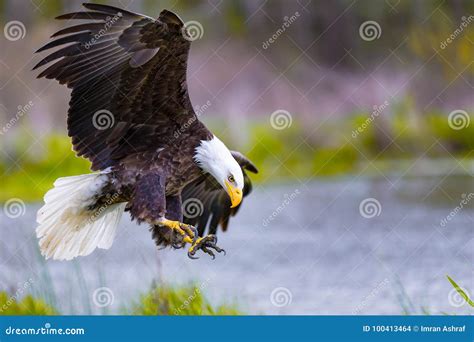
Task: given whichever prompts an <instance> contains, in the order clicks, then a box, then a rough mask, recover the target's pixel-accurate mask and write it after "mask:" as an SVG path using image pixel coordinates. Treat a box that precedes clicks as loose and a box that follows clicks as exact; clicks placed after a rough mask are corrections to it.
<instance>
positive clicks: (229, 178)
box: [227, 175, 235, 183]
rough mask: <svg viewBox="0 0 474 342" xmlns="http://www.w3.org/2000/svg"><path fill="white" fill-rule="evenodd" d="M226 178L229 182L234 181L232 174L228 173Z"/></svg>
mask: <svg viewBox="0 0 474 342" xmlns="http://www.w3.org/2000/svg"><path fill="white" fill-rule="evenodd" d="M227 180H228V181H229V182H230V183H234V182H235V178H234V176H232V175H230V176H229V177H227Z"/></svg>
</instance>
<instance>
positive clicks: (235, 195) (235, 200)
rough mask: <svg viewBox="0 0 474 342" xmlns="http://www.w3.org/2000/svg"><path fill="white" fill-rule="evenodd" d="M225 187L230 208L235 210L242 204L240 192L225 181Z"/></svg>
mask: <svg viewBox="0 0 474 342" xmlns="http://www.w3.org/2000/svg"><path fill="white" fill-rule="evenodd" d="M225 186H226V188H227V193H228V194H229V197H230V201H231V203H232V205H231V206H230V207H231V208H235V207H236V206H238V205H239V204H240V202H242V190H240V189H237V188H236V187H234V186H233V185H232V184H230V183H229V182H228V181H225Z"/></svg>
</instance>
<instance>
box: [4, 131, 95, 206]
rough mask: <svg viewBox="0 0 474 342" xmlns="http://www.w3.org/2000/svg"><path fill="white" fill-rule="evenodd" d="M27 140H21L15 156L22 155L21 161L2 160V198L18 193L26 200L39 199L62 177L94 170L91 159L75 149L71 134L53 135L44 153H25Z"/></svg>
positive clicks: (46, 144)
mask: <svg viewBox="0 0 474 342" xmlns="http://www.w3.org/2000/svg"><path fill="white" fill-rule="evenodd" d="M25 144H26V142H20V143H18V144H17V146H16V149H17V150H18V151H15V153H14V154H15V156H19V159H18V160H19V164H11V163H9V164H7V162H6V161H4V162H3V163H0V172H1V174H2V189H1V190H0V201H1V200H6V199H8V198H12V197H17V198H21V199H22V200H24V201H37V200H39V199H41V198H42V197H43V196H44V194H45V193H46V191H48V190H49V189H50V188H51V187H52V186H53V183H54V181H55V180H56V179H57V178H59V177H65V176H73V175H78V174H83V173H88V172H90V170H89V165H90V164H89V162H88V161H87V160H84V159H82V158H77V157H76V156H75V154H74V152H73V151H72V150H71V142H70V140H69V138H68V137H65V136H60V135H50V136H49V137H48V138H46V140H45V141H44V146H45V150H46V153H45V154H44V155H41V156H38V155H22V154H21V153H22V151H26V150H27V148H25V146H23V145H25Z"/></svg>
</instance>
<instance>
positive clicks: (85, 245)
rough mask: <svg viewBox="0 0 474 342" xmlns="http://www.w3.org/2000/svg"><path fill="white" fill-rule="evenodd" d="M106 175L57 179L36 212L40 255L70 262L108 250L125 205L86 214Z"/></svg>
mask: <svg viewBox="0 0 474 342" xmlns="http://www.w3.org/2000/svg"><path fill="white" fill-rule="evenodd" d="M107 179H108V176H107V172H102V173H92V174H87V175H80V176H73V177H64V178H59V179H57V180H56V181H55V182H54V188H52V189H51V190H49V191H48V192H47V193H46V195H45V196H44V202H45V204H44V206H43V207H42V208H41V209H40V210H38V213H37V217H36V221H37V223H38V224H39V225H38V227H37V228H36V236H37V237H38V238H39V245H40V250H41V254H42V255H44V256H45V257H46V259H48V258H53V259H56V260H71V259H73V258H75V257H77V256H84V255H88V254H90V253H92V252H93V251H94V249H96V248H97V247H98V248H104V249H108V248H110V246H112V242H113V240H114V237H115V232H116V230H117V226H118V224H119V222H120V218H121V217H122V213H123V211H124V209H125V205H126V203H118V204H111V205H107V206H105V205H104V206H102V207H100V208H98V209H97V210H95V211H91V210H88V207H89V206H90V205H92V204H94V196H95V195H96V194H97V193H98V192H99V191H100V190H101V189H102V187H103V186H104V185H105V183H106V182H107Z"/></svg>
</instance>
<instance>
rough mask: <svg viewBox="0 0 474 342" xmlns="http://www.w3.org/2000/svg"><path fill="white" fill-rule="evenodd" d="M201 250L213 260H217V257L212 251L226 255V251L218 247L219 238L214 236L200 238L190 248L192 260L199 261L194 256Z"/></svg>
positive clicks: (189, 255) (189, 253) (189, 254)
mask: <svg viewBox="0 0 474 342" xmlns="http://www.w3.org/2000/svg"><path fill="white" fill-rule="evenodd" d="M199 249H201V250H202V251H203V252H204V253H207V254H209V255H210V256H212V259H215V257H216V255H215V254H214V252H213V251H212V249H213V250H215V251H216V252H217V253H222V252H224V255H225V250H224V249H222V248H220V247H218V246H217V236H215V235H213V234H209V235H206V236H204V237H200V238H198V239H197V240H196V241H195V242H194V243H193V244H192V245H191V247H190V248H189V250H188V257H190V258H191V259H197V257H195V256H194V254H196V251H198V250H199Z"/></svg>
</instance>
